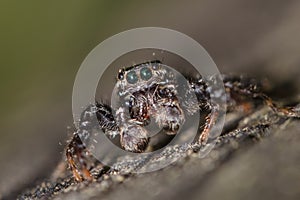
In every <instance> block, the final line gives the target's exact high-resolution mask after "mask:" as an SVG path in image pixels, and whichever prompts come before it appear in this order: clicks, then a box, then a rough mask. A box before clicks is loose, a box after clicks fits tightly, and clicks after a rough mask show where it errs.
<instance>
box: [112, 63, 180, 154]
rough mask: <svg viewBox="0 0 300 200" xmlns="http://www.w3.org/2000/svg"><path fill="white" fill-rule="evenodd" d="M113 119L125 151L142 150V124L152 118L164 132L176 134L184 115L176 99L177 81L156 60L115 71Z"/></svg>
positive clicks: (144, 137)
mask: <svg viewBox="0 0 300 200" xmlns="http://www.w3.org/2000/svg"><path fill="white" fill-rule="evenodd" d="M116 86H117V96H118V97H119V101H120V107H119V108H118V109H117V110H116V118H117V119H116V120H117V123H118V124H119V126H120V130H121V132H120V136H121V145H122V147H123V148H124V149H125V150H128V151H132V152H143V151H144V150H145V149H146V147H147V144H148V133H147V130H146V129H145V128H144V126H146V125H148V124H149V122H150V120H154V121H155V122H156V123H157V124H158V126H159V127H160V128H163V129H164V130H165V132H166V133H167V134H171V135H172V134H176V132H177V131H178V129H179V128H180V127H181V125H182V124H183V123H184V120H185V116H184V112H183V110H182V108H181V104H180V102H179V99H178V98H177V93H178V92H177V80H176V78H175V76H174V74H173V73H172V72H171V71H170V70H169V69H168V68H167V67H165V65H162V64H161V63H160V62H159V61H152V62H148V63H142V64H139V65H135V66H132V67H129V68H124V69H121V70H120V71H119V74H118V77H117V84H116Z"/></svg>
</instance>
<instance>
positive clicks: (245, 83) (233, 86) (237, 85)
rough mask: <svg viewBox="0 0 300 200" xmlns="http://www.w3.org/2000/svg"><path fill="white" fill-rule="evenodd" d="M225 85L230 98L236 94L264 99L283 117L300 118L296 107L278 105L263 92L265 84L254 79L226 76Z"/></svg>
mask: <svg viewBox="0 0 300 200" xmlns="http://www.w3.org/2000/svg"><path fill="white" fill-rule="evenodd" d="M224 86H225V89H226V92H227V93H228V94H229V95H228V97H229V98H228V99H229V100H230V99H234V96H235V95H234V94H238V95H243V96H246V97H251V98H254V99H256V98H260V99H262V100H263V101H264V102H265V103H266V105H267V106H269V107H270V108H271V109H272V110H273V111H274V112H275V113H277V114H278V115H280V116H283V117H296V118H300V111H299V110H297V108H295V107H281V106H278V105H277V104H276V103H275V102H274V101H273V100H272V99H271V98H270V97H269V96H267V95H266V94H264V93H263V92H262V90H263V86H262V84H260V83H259V82H257V81H256V80H254V79H250V78H247V77H243V76H224Z"/></svg>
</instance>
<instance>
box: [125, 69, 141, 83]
mask: <svg viewBox="0 0 300 200" xmlns="http://www.w3.org/2000/svg"><path fill="white" fill-rule="evenodd" d="M126 80H127V82H128V83H130V84H134V83H136V82H137V81H138V76H137V75H136V73H135V71H131V72H128V73H127V75H126Z"/></svg>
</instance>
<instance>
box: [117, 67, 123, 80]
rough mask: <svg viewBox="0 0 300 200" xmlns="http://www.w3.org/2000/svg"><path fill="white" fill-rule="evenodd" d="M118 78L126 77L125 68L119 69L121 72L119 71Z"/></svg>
mask: <svg viewBox="0 0 300 200" xmlns="http://www.w3.org/2000/svg"><path fill="white" fill-rule="evenodd" d="M118 79H119V80H123V79H124V70H123V69H120V70H119V73H118Z"/></svg>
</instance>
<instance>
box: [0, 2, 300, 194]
mask: <svg viewBox="0 0 300 200" xmlns="http://www.w3.org/2000/svg"><path fill="white" fill-rule="evenodd" d="M299 10H300V3H299V2H297V1H279V0H273V1H271V0H265V1H259V0H255V1H247V0H227V1H217V0H201V1H196V0H195V1H171V0H166V1H121V0H114V1H108V0H102V1H101V0H98V1H83V0H82V1H78V0H73V1H12V0H1V2H0V80H1V84H0V91H1V98H0V110H1V112H0V164H1V170H0V177H1V178H0V194H1V193H2V194H7V193H9V192H14V191H18V190H19V189H20V188H22V187H24V186H26V185H28V184H32V183H33V181H35V180H39V179H41V178H42V177H46V176H47V175H48V174H49V173H50V172H51V170H52V169H53V167H54V166H55V165H56V163H57V162H58V160H59V159H60V157H61V152H62V151H63V147H64V144H65V141H66V138H67V136H68V131H67V126H72V125H73V122H72V112H71V94H72V87H73V81H74V78H75V76H76V72H77V70H78V68H79V67H80V64H81V62H82V61H83V60H84V58H85V57H86V56H87V54H88V53H89V52H90V51H91V50H92V49H93V48H94V47H95V46H96V45H97V44H99V43H100V42H101V41H103V40H105V39H106V38H108V37H109V36H112V35H114V34H117V33H119V32H121V31H124V30H127V29H131V28H136V27H144V26H159V27H166V28H171V29H175V30H178V31H181V32H183V33H185V34H187V35H189V36H191V37H192V38H194V39H196V40H197V41H198V42H200V43H201V44H202V45H203V46H204V47H205V48H206V50H207V51H208V52H209V53H210V54H211V56H212V58H213V59H214V60H215V62H216V64H217V65H218V67H219V69H220V71H221V72H235V73H247V74H250V75H253V76H257V77H263V78H268V79H270V80H272V81H274V83H276V84H286V83H288V82H289V81H290V80H298V81H296V82H294V84H288V88H287V90H286V91H285V92H286V94H282V96H284V95H287V94H289V93H290V92H293V93H297V91H298V92H299V91H300V90H299V87H298V84H299V83H300V81H299V76H300V70H299V63H300V59H299V58H298V57H299V50H300V44H299V38H298V37H299V35H300V28H299V25H298V24H299V16H300V14H299V13H300V12H299ZM69 135H70V133H69ZM0 197H1V195H0Z"/></svg>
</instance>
